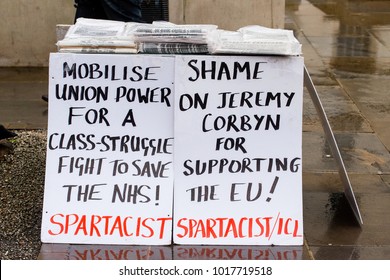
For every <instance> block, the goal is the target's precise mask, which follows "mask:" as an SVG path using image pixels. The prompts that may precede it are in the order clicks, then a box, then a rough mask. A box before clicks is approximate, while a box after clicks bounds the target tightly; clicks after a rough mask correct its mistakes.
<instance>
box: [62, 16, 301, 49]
mask: <svg viewBox="0 0 390 280" xmlns="http://www.w3.org/2000/svg"><path fill="white" fill-rule="evenodd" d="M57 47H58V51H59V52H73V53H123V54H132V53H151V54H232V55H240V54H243V55H245V54H246V55H301V44H300V43H299V42H298V40H297V39H296V38H295V37H294V34H293V31H291V30H284V29H272V28H266V27H262V26H258V25H253V26H245V27H243V28H240V29H238V30H237V31H227V30H220V29H218V27H217V26H216V25H211V24H182V25H177V24H173V23H170V22H160V21H157V22H153V23H151V24H149V23H146V24H145V23H135V22H120V21H109V20H96V19H86V18H79V19H78V20H77V21H76V23H75V24H74V25H72V26H70V28H69V30H68V32H67V33H66V35H65V37H64V38H63V39H62V40H59V41H58V42H57Z"/></svg>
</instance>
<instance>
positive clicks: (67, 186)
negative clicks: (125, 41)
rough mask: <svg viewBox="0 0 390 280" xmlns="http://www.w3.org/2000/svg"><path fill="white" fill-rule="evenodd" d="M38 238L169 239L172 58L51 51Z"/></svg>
mask: <svg viewBox="0 0 390 280" xmlns="http://www.w3.org/2000/svg"><path fill="white" fill-rule="evenodd" d="M49 76H50V77H49V78H50V81H49V121H48V143H47V164H46V165H47V168H46V180H45V194H44V206H43V217H42V231H41V239H42V242H50V243H51V242H53V243H89V244H147V245H152V244H170V243H171V235H172V203H173V202H172V194H173V163H172V161H173V78H174V58H173V57H162V56H138V55H93V54H58V53H57V54H51V56H50V73H49Z"/></svg>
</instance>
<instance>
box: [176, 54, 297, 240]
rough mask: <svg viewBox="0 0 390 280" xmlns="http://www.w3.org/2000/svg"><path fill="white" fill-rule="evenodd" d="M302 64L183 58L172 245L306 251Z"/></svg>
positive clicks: (291, 59) (287, 59)
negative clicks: (291, 247) (301, 247)
mask: <svg viewBox="0 0 390 280" xmlns="http://www.w3.org/2000/svg"><path fill="white" fill-rule="evenodd" d="M303 69H304V65H303V57H300V56H177V57H176V65H175V105H174V106H175V117H174V131H175V132H174V139H175V146H174V147H175V148H174V170H175V172H174V173H175V176H174V221H173V241H174V243H176V244H218V245H224V244H230V245H255V244H257V245H302V244H303V214H302V212H303V209H302V208H303V207H302V103H303V98H302V96H303Z"/></svg>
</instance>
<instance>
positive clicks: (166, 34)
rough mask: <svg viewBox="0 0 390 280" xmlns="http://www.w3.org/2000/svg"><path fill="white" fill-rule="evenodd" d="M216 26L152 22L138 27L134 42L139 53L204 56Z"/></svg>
mask: <svg viewBox="0 0 390 280" xmlns="http://www.w3.org/2000/svg"><path fill="white" fill-rule="evenodd" d="M215 30H217V26H216V25H206V24H199V25H188V24H186V25H177V24H173V23H170V22H153V23H152V24H150V25H142V26H138V27H137V28H136V30H135V33H134V40H135V41H136V42H137V43H138V50H139V52H141V53H158V54H205V53H208V52H209V51H208V41H209V35H210V33H211V32H212V31H215Z"/></svg>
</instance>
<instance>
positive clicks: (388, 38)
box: [0, 0, 390, 260]
mask: <svg viewBox="0 0 390 280" xmlns="http://www.w3.org/2000/svg"><path fill="white" fill-rule="evenodd" d="M286 28H287V29H292V30H294V32H295V35H296V37H297V38H298V40H299V41H300V42H301V43H302V45H303V56H304V58H305V65H306V67H307V69H308V71H309V73H310V75H311V78H312V79H313V82H314V85H315V86H316V89H317V91H318V93H319V95H320V98H321V101H322V103H323V106H324V109H325V112H326V114H327V117H328V119H329V123H330V125H331V127H332V129H333V132H334V134H335V138H336V140H337V143H338V146H339V149H340V152H341V155H342V157H343V160H344V163H345V167H346V170H347V172H348V176H349V178H350V181H351V185H352V187H353V190H354V193H355V196H356V200H357V204H358V206H359V209H360V212H361V215H362V219H363V222H364V224H363V225H362V226H361V227H360V226H359V224H358V223H357V222H356V221H355V218H354V215H353V213H352V211H351V209H350V206H349V204H348V202H347V200H346V198H345V195H344V192H343V189H344V186H343V184H342V182H341V180H340V176H339V174H338V166H337V164H336V162H335V159H334V158H333V156H332V153H331V150H330V147H329V144H328V143H327V139H326V137H325V134H324V130H323V128H322V125H321V122H320V118H319V116H318V115H317V112H316V110H315V107H314V105H313V103H312V101H311V99H310V96H309V94H308V91H307V89H305V91H304V115H303V121H304V122H303V199H304V200H303V204H304V211H303V213H304V218H303V221H304V235H305V244H304V246H298V247H280V246H275V247H262V246H168V247H164V246H162V247H159V246H99V245H93V246H88V245H70V244H43V245H42V250H41V254H40V255H39V258H40V259H338V260H347V259H361V260H371V259H372V260H375V259H382V260H383V259H386V260H388V259H390V218H389V217H390V154H389V151H390V130H389V127H390V117H389V113H390V92H389V88H390V1H363V0H354V1H347V0H339V1H336V0H334V1H326V0H313V1H307V0H302V1H299V0H286ZM47 77H48V73H47V69H45V68H36V69H33V68H18V69H0V112H1V113H0V123H2V124H3V125H4V126H5V127H7V128H9V129H14V130H18V129H28V130H30V129H46V125H47V103H45V102H44V101H42V100H41V96H42V95H43V94H47Z"/></svg>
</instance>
